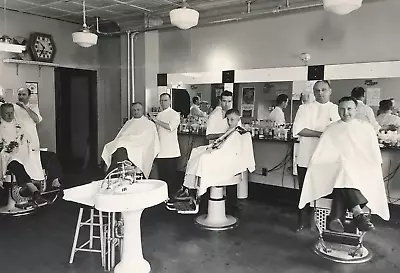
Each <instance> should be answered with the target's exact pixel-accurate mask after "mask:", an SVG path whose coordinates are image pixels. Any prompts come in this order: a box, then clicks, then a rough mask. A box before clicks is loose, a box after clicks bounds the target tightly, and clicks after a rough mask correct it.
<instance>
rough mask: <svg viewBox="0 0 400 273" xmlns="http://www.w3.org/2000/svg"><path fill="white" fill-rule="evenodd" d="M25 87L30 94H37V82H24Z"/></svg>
mask: <svg viewBox="0 0 400 273" xmlns="http://www.w3.org/2000/svg"><path fill="white" fill-rule="evenodd" d="M25 86H26V88H28V89H29V90H30V91H31V94H37V93H38V92H39V90H38V88H39V84H38V83H37V82H26V83H25Z"/></svg>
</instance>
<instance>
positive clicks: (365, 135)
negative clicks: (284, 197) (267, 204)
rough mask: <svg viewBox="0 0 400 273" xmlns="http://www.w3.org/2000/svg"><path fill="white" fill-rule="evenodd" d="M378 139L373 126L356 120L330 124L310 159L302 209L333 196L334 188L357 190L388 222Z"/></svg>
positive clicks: (388, 216) (301, 198) (373, 209)
mask: <svg viewBox="0 0 400 273" xmlns="http://www.w3.org/2000/svg"><path fill="white" fill-rule="evenodd" d="M381 164H382V157H381V152H380V149H379V144H378V138H377V136H376V133H375V130H374V128H373V127H372V125H371V124H369V123H367V122H365V121H361V120H357V119H353V120H351V121H350V122H343V121H338V122H335V123H333V124H332V125H330V126H329V127H328V128H327V129H326V130H325V132H324V133H323V135H322V136H321V138H320V141H319V143H318V146H317V148H316V150H315V152H314V154H313V156H312V158H311V161H310V164H309V166H308V170H307V174H306V177H305V180H304V186H303V190H302V192H301V197H300V202H299V208H300V209H302V208H303V207H304V206H305V205H306V204H307V203H309V202H312V201H314V200H317V199H319V198H321V197H324V196H326V195H329V194H330V193H332V191H333V189H334V188H353V189H358V190H360V191H361V193H362V194H363V195H364V197H365V198H366V199H367V200H368V204H367V206H368V208H370V209H371V212H372V213H373V214H377V215H379V216H380V217H381V218H382V219H384V220H389V218H390V214H389V207H388V201H387V196H386V192H385V184H384V181H383V174H382V167H381Z"/></svg>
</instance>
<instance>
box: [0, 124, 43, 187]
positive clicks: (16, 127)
mask: <svg viewBox="0 0 400 273" xmlns="http://www.w3.org/2000/svg"><path fill="white" fill-rule="evenodd" d="M0 139H1V141H2V142H3V145H4V148H3V150H2V151H1V153H0V154H1V175H2V176H4V175H5V174H6V172H7V165H8V164H9V163H10V162H11V161H13V160H15V161H17V162H19V163H21V164H22V165H23V166H24V167H25V170H26V171H27V173H28V175H29V176H30V177H31V178H32V179H35V178H33V177H37V176H40V174H35V173H30V172H28V170H27V166H29V165H30V164H32V162H31V159H32V157H31V156H30V153H32V151H31V150H30V149H29V145H28V138H27V133H26V131H25V130H24V129H23V128H22V126H21V125H20V124H19V123H17V122H16V120H15V119H14V120H13V121H11V122H6V121H4V120H3V119H2V120H1V124H0ZM11 142H17V143H18V147H16V148H14V149H13V150H12V151H11V152H10V153H8V152H6V150H7V146H8V145H9V144H10V143H11ZM41 175H42V176H43V171H41ZM32 176H33V177H32Z"/></svg>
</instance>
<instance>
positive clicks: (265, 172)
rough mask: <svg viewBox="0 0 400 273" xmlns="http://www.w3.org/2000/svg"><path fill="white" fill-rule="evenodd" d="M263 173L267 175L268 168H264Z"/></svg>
mask: <svg viewBox="0 0 400 273" xmlns="http://www.w3.org/2000/svg"><path fill="white" fill-rule="evenodd" d="M262 175H263V176H267V168H262Z"/></svg>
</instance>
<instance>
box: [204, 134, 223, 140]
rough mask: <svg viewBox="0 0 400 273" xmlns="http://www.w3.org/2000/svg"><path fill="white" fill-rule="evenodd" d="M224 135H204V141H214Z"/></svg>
mask: <svg viewBox="0 0 400 273" xmlns="http://www.w3.org/2000/svg"><path fill="white" fill-rule="evenodd" d="M223 135H224V134H209V135H206V139H207V140H215V139H217V138H219V137H220V136H223Z"/></svg>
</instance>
